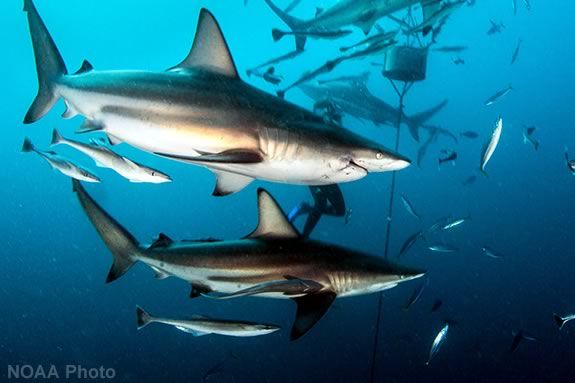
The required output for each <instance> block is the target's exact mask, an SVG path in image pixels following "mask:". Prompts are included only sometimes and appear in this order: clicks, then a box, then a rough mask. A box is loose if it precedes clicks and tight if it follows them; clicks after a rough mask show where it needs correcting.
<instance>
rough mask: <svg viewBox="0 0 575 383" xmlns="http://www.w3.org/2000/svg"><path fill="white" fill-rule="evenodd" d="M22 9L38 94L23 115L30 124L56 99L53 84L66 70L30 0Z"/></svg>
mask: <svg viewBox="0 0 575 383" xmlns="http://www.w3.org/2000/svg"><path fill="white" fill-rule="evenodd" d="M24 11H25V12H26V13H27V14H28V24H29V26H30V35H31V37H32V45H33V47H34V58H35V60H36V71H37V73H38V87H39V89H38V95H37V96H36V99H35V100H34V102H33V103H32V105H31V106H30V109H28V113H26V117H24V123H25V124H30V123H32V122H34V121H37V120H39V119H40V118H42V117H43V116H44V115H45V114H46V113H48V112H49V111H50V109H52V107H53V106H54V104H55V103H56V102H57V101H58V98H59V97H58V95H57V94H56V91H55V86H56V83H57V82H58V79H59V78H60V77H62V76H64V75H66V74H67V73H68V71H67V69H66V65H65V64H64V60H63V59H62V56H61V55H60V52H59V51H58V47H56V44H55V43H54V40H52V37H51V36H50V33H49V32H48V29H47V28H46V25H44V22H43V21H42V18H41V17H40V15H39V14H38V11H37V10H36V7H35V6H34V3H33V2H32V0H24Z"/></svg>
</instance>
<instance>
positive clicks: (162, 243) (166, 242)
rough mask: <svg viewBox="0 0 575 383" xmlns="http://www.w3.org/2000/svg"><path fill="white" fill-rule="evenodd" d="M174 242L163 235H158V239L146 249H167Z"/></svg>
mask: <svg viewBox="0 0 575 383" xmlns="http://www.w3.org/2000/svg"><path fill="white" fill-rule="evenodd" d="M173 242H174V241H172V239H171V238H170V237H168V236H167V235H166V234H164V233H160V234H158V239H156V240H155V241H154V243H152V244H151V245H150V247H148V250H151V249H157V248H166V247H169V246H170V245H171V244H172V243H173Z"/></svg>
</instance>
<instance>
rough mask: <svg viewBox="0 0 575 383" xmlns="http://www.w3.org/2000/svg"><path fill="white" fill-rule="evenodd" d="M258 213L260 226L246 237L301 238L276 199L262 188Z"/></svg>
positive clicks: (259, 193) (259, 195) (259, 194)
mask: <svg viewBox="0 0 575 383" xmlns="http://www.w3.org/2000/svg"><path fill="white" fill-rule="evenodd" d="M258 215H259V222H258V226H257V227H256V229H255V230H254V231H253V232H252V233H251V234H250V235H248V236H247V237H246V238H263V239H280V238H281V239H283V238H299V233H298V232H297V230H296V229H295V228H294V227H293V225H292V224H291V223H290V222H289V221H288V219H287V217H286V215H285V214H284V212H283V211H282V209H281V208H280V207H279V206H278V204H277V202H276V201H275V199H274V198H273V197H272V196H271V195H270V194H269V193H268V192H267V191H265V190H264V189H262V188H260V189H258Z"/></svg>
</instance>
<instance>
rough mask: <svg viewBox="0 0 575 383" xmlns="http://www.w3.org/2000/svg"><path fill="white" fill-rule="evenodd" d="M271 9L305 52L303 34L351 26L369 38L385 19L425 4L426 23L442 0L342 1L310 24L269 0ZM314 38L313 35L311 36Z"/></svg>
mask: <svg viewBox="0 0 575 383" xmlns="http://www.w3.org/2000/svg"><path fill="white" fill-rule="evenodd" d="M265 2H266V3H267V5H268V6H269V7H270V9H271V10H272V11H273V12H274V13H275V14H276V15H277V16H278V17H279V18H280V19H281V20H282V21H283V22H284V23H285V24H287V26H288V27H289V28H291V29H292V31H297V32H300V34H295V35H294V37H295V42H296V49H298V50H301V49H304V47H305V43H306V39H307V37H308V36H306V35H304V34H302V32H309V33H310V34H312V33H313V32H316V33H319V32H329V31H337V30H340V29H342V28H343V27H346V26H349V25H355V26H357V27H359V28H360V29H361V30H362V31H363V32H364V33H365V34H368V33H369V31H370V30H371V28H372V27H373V25H374V24H375V23H376V22H377V20H379V19H380V18H382V17H385V16H389V15H391V14H393V13H395V12H398V11H401V10H403V9H406V8H408V7H411V6H412V5H415V4H418V3H419V4H422V6H423V17H424V19H426V18H427V17H428V15H431V14H433V13H435V12H436V11H437V9H438V8H437V7H438V5H439V4H440V3H441V1H439V0H427V1H426V0H370V1H359V0H340V1H338V2H337V3H335V4H334V5H333V6H332V7H330V8H327V9H325V10H322V11H321V12H318V13H317V14H316V16H315V17H314V18H312V19H309V20H302V19H298V18H296V17H293V16H291V15H289V14H288V13H287V12H285V11H283V10H281V9H280V8H279V7H278V6H277V5H275V4H274V3H273V2H272V0H265ZM310 37H312V35H310Z"/></svg>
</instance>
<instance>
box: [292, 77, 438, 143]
mask: <svg viewBox="0 0 575 383" xmlns="http://www.w3.org/2000/svg"><path fill="white" fill-rule="evenodd" d="M366 81H367V77H366V76H365V75H364V74H362V75H359V76H356V77H354V78H350V77H346V78H344V79H341V80H339V79H334V80H332V81H323V82H322V83H314V82H307V83H303V84H299V88H300V89H301V90H302V91H303V92H304V93H305V94H306V95H307V96H308V97H310V98H312V99H313V100H314V101H315V102H316V103H319V105H321V103H325V102H326V101H328V102H330V103H332V104H333V105H335V106H336V107H337V108H338V109H340V110H341V111H344V112H345V113H347V114H349V115H351V116H354V117H356V118H359V119H361V120H368V121H372V122H374V123H375V124H376V125H393V126H394V125H395V124H396V123H397V119H398V116H399V110H398V109H397V108H395V107H393V106H391V105H389V104H388V103H387V102H385V101H384V100H382V99H380V98H379V97H376V96H375V95H374V94H373V93H371V91H370V90H369V88H368V87H367V85H366ZM446 105H447V100H444V101H442V102H441V103H439V104H438V105H437V106H435V107H433V108H431V109H429V110H427V111H424V112H421V113H419V114H415V115H412V116H407V115H405V114H404V115H403V116H402V119H403V121H404V122H405V123H406V125H407V126H408V128H409V132H410V133H411V135H412V137H413V138H414V139H415V140H416V141H419V136H420V134H419V133H420V130H421V129H425V128H424V127H423V125H424V124H425V123H426V122H427V121H428V120H430V119H431V118H432V117H433V116H434V115H436V114H437V113H438V112H439V111H441V110H442V109H443V108H444V107H445V106H446Z"/></svg>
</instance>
